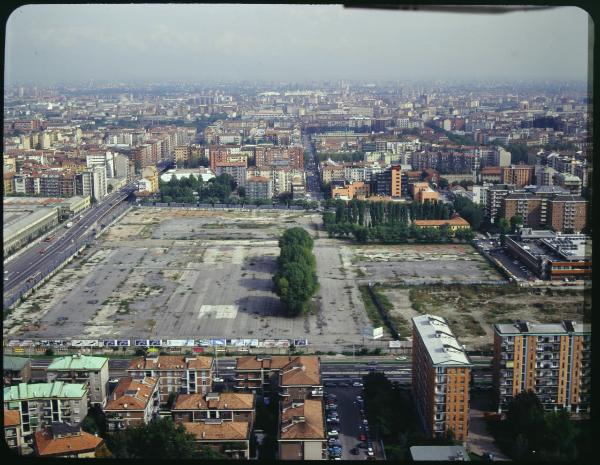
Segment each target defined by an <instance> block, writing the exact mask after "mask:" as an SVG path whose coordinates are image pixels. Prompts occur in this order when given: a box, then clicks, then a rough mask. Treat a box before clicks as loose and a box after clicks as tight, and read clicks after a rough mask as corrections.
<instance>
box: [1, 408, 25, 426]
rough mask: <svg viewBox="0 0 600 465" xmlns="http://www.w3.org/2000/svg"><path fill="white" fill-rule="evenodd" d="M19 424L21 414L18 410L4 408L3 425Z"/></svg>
mask: <svg viewBox="0 0 600 465" xmlns="http://www.w3.org/2000/svg"><path fill="white" fill-rule="evenodd" d="M20 424H21V414H20V413H19V411H18V410H8V409H4V427H5V428H7V427H9V426H18V425H20Z"/></svg>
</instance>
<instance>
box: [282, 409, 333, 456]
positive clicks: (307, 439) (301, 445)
mask: <svg viewBox="0 0 600 465" xmlns="http://www.w3.org/2000/svg"><path fill="white" fill-rule="evenodd" d="M278 431H279V435H278V438H277V440H278V443H279V451H278V452H279V453H278V459H279V460H324V459H325V457H326V452H327V446H326V436H325V424H324V418H323V401H322V399H318V400H312V399H299V400H289V401H284V402H283V403H282V408H281V415H280V418H279V427H278Z"/></svg>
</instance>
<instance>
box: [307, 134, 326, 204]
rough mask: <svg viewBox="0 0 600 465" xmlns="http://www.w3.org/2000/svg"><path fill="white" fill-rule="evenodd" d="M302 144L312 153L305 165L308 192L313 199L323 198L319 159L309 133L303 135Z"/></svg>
mask: <svg viewBox="0 0 600 465" xmlns="http://www.w3.org/2000/svg"><path fill="white" fill-rule="evenodd" d="M302 145H303V146H304V150H306V151H307V152H309V154H310V156H309V159H308V163H307V164H306V165H305V167H304V169H305V170H306V192H307V193H308V194H309V195H310V199H311V200H317V201H320V200H323V199H324V197H323V192H321V178H320V176H319V161H318V160H317V156H316V155H315V150H314V147H313V144H312V142H311V140H310V136H309V135H308V134H304V135H303V136H302Z"/></svg>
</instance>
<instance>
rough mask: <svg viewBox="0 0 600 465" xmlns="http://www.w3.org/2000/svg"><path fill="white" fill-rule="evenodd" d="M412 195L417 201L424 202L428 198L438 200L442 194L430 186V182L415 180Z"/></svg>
mask: <svg viewBox="0 0 600 465" xmlns="http://www.w3.org/2000/svg"><path fill="white" fill-rule="evenodd" d="M412 196H413V199H414V200H415V201H416V202H420V203H424V202H425V201H426V200H429V201H432V202H433V201H438V200H439V198H440V194H438V192H436V191H434V190H433V189H432V188H431V187H429V183H426V182H415V183H414V184H413V185H412Z"/></svg>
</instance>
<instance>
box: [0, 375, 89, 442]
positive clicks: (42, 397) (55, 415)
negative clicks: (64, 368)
mask: <svg viewBox="0 0 600 465" xmlns="http://www.w3.org/2000/svg"><path fill="white" fill-rule="evenodd" d="M4 408H5V409H8V410H14V411H18V412H19V414H20V416H21V436H22V437H23V438H25V440H26V441H27V442H31V436H32V434H33V433H34V432H35V431H38V430H39V429H41V428H42V427H44V426H45V425H48V424H50V423H52V422H57V421H58V422H61V421H62V422H67V423H72V424H78V423H80V422H81V421H83V419H84V418H85V416H86V415H87V410H88V389H87V386H86V385H85V384H68V383H64V382H62V381H55V382H53V383H38V384H26V383H21V384H19V385H18V386H10V387H5V388H4Z"/></svg>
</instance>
